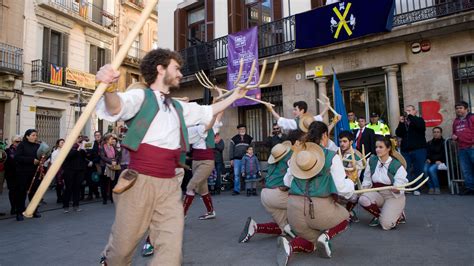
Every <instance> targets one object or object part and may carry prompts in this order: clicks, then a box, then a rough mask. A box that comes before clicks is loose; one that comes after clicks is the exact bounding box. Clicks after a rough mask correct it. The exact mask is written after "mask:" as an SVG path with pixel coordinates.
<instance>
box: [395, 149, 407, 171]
mask: <svg viewBox="0 0 474 266" xmlns="http://www.w3.org/2000/svg"><path fill="white" fill-rule="evenodd" d="M392 157H393V158H395V159H397V160H398V161H399V162H400V163H401V164H402V165H403V167H405V169H406V168H407V161H406V160H405V158H403V156H402V155H401V154H400V153H399V152H398V151H397V150H395V149H393V150H392Z"/></svg>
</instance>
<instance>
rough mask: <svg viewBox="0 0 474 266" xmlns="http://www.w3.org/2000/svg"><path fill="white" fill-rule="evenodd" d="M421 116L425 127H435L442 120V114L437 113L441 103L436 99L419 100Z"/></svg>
mask: <svg viewBox="0 0 474 266" xmlns="http://www.w3.org/2000/svg"><path fill="white" fill-rule="evenodd" d="M419 105H420V112H421V117H423V119H424V120H425V123H426V127H436V126H439V125H441V123H442V122H443V115H442V114H440V113H439V111H440V110H441V104H440V103H439V102H438V101H424V102H420V103H419Z"/></svg>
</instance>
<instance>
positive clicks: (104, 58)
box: [89, 44, 111, 74]
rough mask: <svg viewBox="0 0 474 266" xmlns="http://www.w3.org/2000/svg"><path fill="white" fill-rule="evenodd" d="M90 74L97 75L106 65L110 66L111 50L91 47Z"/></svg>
mask: <svg viewBox="0 0 474 266" xmlns="http://www.w3.org/2000/svg"><path fill="white" fill-rule="evenodd" d="M89 55H90V58H89V73H91V74H96V73H97V71H98V70H99V69H100V68H101V67H102V66H103V65H105V64H109V63H110V60H111V51H110V49H104V48H100V47H97V46H95V45H93V44H91V46H90V53H89Z"/></svg>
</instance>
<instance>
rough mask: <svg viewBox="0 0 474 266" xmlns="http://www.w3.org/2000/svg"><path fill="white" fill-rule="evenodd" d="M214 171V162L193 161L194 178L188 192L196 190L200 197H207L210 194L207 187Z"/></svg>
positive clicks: (190, 182) (189, 184) (190, 181)
mask: <svg viewBox="0 0 474 266" xmlns="http://www.w3.org/2000/svg"><path fill="white" fill-rule="evenodd" d="M213 169H214V161H213V160H203V161H193V177H192V178H191V180H189V183H188V186H187V187H186V189H187V190H194V192H196V193H198V194H199V195H206V194H207V193H209V188H208V187H207V178H209V176H210V175H211V173H212V170H213Z"/></svg>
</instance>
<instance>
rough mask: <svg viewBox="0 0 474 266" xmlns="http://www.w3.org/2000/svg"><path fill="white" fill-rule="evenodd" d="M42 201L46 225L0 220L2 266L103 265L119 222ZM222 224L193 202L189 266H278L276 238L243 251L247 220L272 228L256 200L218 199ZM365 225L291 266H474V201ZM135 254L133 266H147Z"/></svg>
mask: <svg viewBox="0 0 474 266" xmlns="http://www.w3.org/2000/svg"><path fill="white" fill-rule="evenodd" d="M54 197H55V196H54V192H53V191H50V192H48V194H47V195H46V197H45V200H46V202H48V204H47V205H45V206H42V209H43V210H46V209H50V211H43V217H42V218H40V219H26V220H25V221H23V222H16V220H15V219H14V218H13V217H12V218H5V217H3V219H1V220H0V228H1V229H0V230H1V231H0V265H98V260H99V257H100V255H99V254H100V252H101V250H102V249H103V247H104V245H105V244H106V241H107V237H108V234H109V232H110V227H111V225H112V222H113V219H114V207H113V205H111V204H108V205H102V204H101V202H89V203H87V204H83V205H82V208H83V211H82V212H79V213H74V212H71V213H69V214H64V213H63V212H62V209H61V208H60V207H61V206H60V205H57V204H56V203H53V202H55V200H54ZM0 200H1V201H0V211H2V212H5V211H7V210H8V211H9V209H8V208H7V206H8V203H7V196H6V193H4V194H3V195H2V196H1V197H0ZM214 204H215V208H216V211H217V219H215V220H208V221H199V220H198V219H197V217H198V216H199V215H200V214H202V213H203V212H204V205H203V204H202V202H201V201H200V200H195V201H194V204H193V206H192V207H191V210H190V213H189V215H188V218H187V220H186V230H185V237H184V241H185V242H184V264H185V265H275V255H276V252H277V249H276V238H275V237H272V236H264V235H258V236H255V237H254V238H253V239H252V240H251V241H250V242H249V243H245V244H239V243H237V239H238V237H239V235H240V232H241V230H242V227H243V225H244V222H245V220H246V218H247V217H248V216H252V217H254V219H255V220H256V221H257V222H267V221H269V220H270V216H269V215H268V214H267V213H266V212H265V211H264V209H263V207H262V206H261V203H260V198H259V197H250V198H247V197H245V196H236V197H233V196H230V195H229V193H227V192H226V193H224V194H222V195H219V196H215V197H214ZM358 213H359V216H360V219H361V222H360V223H358V224H353V225H352V226H351V228H349V229H348V230H347V231H346V232H345V233H343V234H341V235H340V236H338V237H336V238H335V239H334V240H333V241H332V247H333V258H331V259H322V258H319V257H317V256H316V254H297V255H295V256H293V257H292V259H291V260H290V265H316V264H317V265H474V197H473V196H465V197H461V196H451V195H447V194H445V195H441V196H429V195H422V196H419V197H415V196H411V195H409V196H408V199H407V208H406V214H407V224H405V225H400V226H399V228H397V229H396V230H392V231H388V232H385V231H382V230H381V229H380V228H371V227H368V226H367V224H368V222H369V220H370V217H369V215H367V214H366V213H365V212H364V211H363V210H362V209H361V208H358ZM140 248H141V244H140V246H139V247H138V248H137V253H136V255H135V259H134V265H145V264H146V263H147V261H148V260H149V259H148V258H142V257H141V256H140V254H139V251H140Z"/></svg>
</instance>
